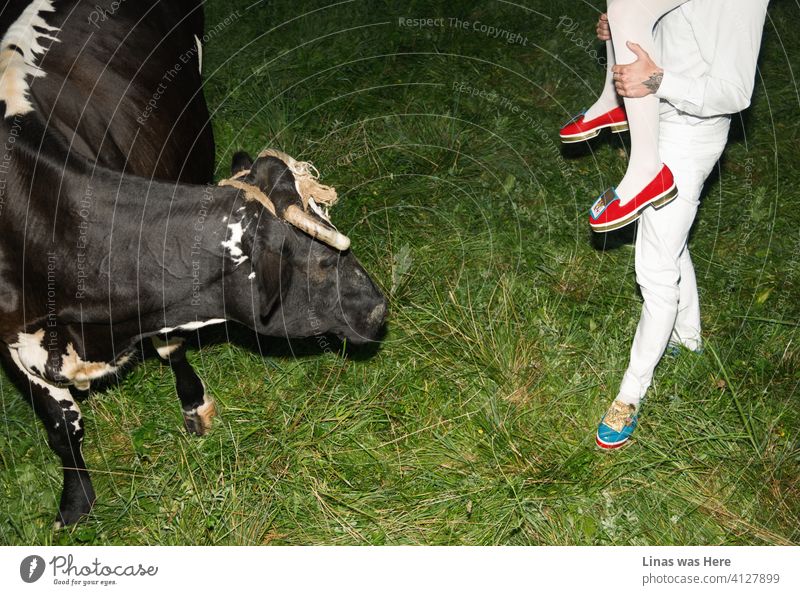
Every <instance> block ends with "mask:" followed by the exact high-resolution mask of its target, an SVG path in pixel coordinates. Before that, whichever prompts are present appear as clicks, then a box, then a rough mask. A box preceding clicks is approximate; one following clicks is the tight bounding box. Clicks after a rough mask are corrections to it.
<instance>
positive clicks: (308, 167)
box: [218, 149, 350, 250]
mask: <svg viewBox="0 0 800 595" xmlns="http://www.w3.org/2000/svg"><path fill="white" fill-rule="evenodd" d="M258 156H259V157H275V158H277V159H280V160H281V161H283V162H284V163H285V164H286V165H287V167H288V168H289V171H291V172H292V175H293V176H294V180H295V188H296V189H297V193H298V194H299V195H300V199H301V200H302V201H303V211H305V212H303V211H300V209H298V208H297V207H295V206H290V207H288V208H287V209H286V212H285V213H284V215H283V218H284V219H285V220H286V221H288V222H289V223H291V224H292V225H294V226H295V227H298V228H300V229H302V230H303V231H305V232H306V233H309V234H310V235H311V236H313V237H315V238H317V239H319V240H321V241H323V242H325V243H326V244H328V245H329V246H332V247H333V248H336V249H338V250H347V248H349V247H350V240H349V238H347V236H345V235H344V234H341V233H339V232H338V231H336V230H335V229H329V228H327V227H325V226H323V225H321V224H320V223H319V222H317V221H314V220H313V219H312V218H311V217H310V216H309V215H308V214H307V212H308V210H309V208H310V209H311V210H312V211H314V212H315V213H316V214H317V215H319V216H321V217H322V218H323V219H325V220H326V221H328V222H329V223H330V217H329V215H328V209H329V208H330V207H332V206H333V205H335V204H336V202H337V201H338V200H339V197H338V196H337V194H336V189H335V188H333V187H332V186H326V185H325V184H320V183H319V181H318V180H317V178H318V177H319V171H318V170H317V168H316V167H314V164H312V163H310V162H308V161H297V160H296V159H295V158H294V157H292V156H290V155H287V154H286V153H284V152H283V151H279V150H277V149H266V150H264V151H262V152H261V153H259V154H258ZM248 173H250V170H244V171H241V172H239V173H237V174H236V175H235V176H233V177H231V178H226V179H224V180H220V181H219V183H218V184H219V185H220V186H232V187H233V188H237V189H239V190H241V191H242V192H244V195H245V198H247V199H248V200H255V201H257V202H260V203H261V204H262V205H264V207H265V208H266V209H267V210H268V211H269V212H270V213H272V214H273V215H277V212H276V209H275V205H274V204H273V202H272V200H270V198H269V196H267V195H266V193H264V192H263V191H262V190H261V189H260V188H257V187H256V186H253V185H252V184H248V183H246V182H244V181H242V180H241V179H240V178H242V177H243V176H246V175H247V174H248Z"/></svg>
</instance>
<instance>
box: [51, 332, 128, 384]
mask: <svg viewBox="0 0 800 595" xmlns="http://www.w3.org/2000/svg"><path fill="white" fill-rule="evenodd" d="M130 358H131V356H130V355H129V354H126V355H123V356H122V357H120V358H119V359H117V361H115V362H114V363H113V364H109V363H108V362H89V361H84V360H82V359H81V358H80V356H79V355H78V352H77V351H75V347H74V346H73V345H72V343H67V352H66V353H65V354H63V355H62V356H61V371H60V372H61V375H62V376H64V377H65V378H67V380H69V382H70V383H72V384H74V385H75V386H76V387H77V388H79V389H80V390H89V386H90V384H91V381H92V380H96V379H98V378H102V377H103V376H108V375H109V374H115V373H116V372H117V371H118V370H119V369H120V367H122V366H124V365H125V364H126V363H128V361H130Z"/></svg>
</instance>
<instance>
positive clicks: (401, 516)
mask: <svg viewBox="0 0 800 595" xmlns="http://www.w3.org/2000/svg"><path fill="white" fill-rule="evenodd" d="M249 4H250V0H246V1H241V0H229V1H228V2H209V3H208V8H207V28H208V29H209V30H211V29H212V28H214V27H215V26H216V25H217V24H218V23H220V22H222V21H224V20H225V18H226V17H228V15H229V14H230V11H231V10H233V9H238V10H239V11H240V14H241V18H239V19H237V20H236V21H235V22H234V23H233V24H231V25H230V26H228V27H227V28H223V29H222V30H221V31H220V32H219V33H218V34H217V35H215V36H214V37H213V39H211V40H210V42H209V44H208V46H207V49H206V53H205V72H206V80H207V83H206V94H207V98H208V101H209V104H210V106H211V108H212V110H214V116H213V118H214V128H215V132H216V140H217V146H218V167H217V175H218V177H222V176H223V175H225V174H226V170H227V164H228V163H229V160H230V157H231V155H232V154H233V152H234V151H236V150H239V149H242V148H245V149H248V150H250V151H251V152H257V151H258V150H260V149H261V148H263V147H266V146H273V147H279V148H281V149H283V150H285V151H287V152H288V153H290V154H292V155H294V156H296V157H301V158H303V159H310V160H312V161H313V162H314V163H316V164H317V166H318V167H319V169H320V170H321V171H322V173H323V181H324V182H326V183H329V184H333V185H335V186H336V187H337V189H338V190H339V192H340V195H341V196H342V197H343V200H342V202H341V204H340V205H339V206H337V207H336V209H335V213H334V217H335V220H336V222H337V224H339V226H340V228H343V229H344V230H345V231H346V232H347V233H348V234H349V235H350V236H351V237H352V239H353V245H354V250H355V252H356V253H357V255H358V256H359V258H360V259H361V260H362V262H363V263H364V265H365V267H366V268H367V269H368V270H369V271H370V272H371V274H372V275H373V276H374V277H375V279H376V280H377V281H378V282H379V283H380V284H381V286H382V287H383V288H384V289H385V291H386V292H387V294H388V295H389V297H390V302H391V317H390V322H389V329H388V335H387V337H386V340H385V342H384V344H383V346H382V348H381V349H380V351H378V352H377V353H376V354H375V355H374V356H372V357H366V358H364V357H344V356H342V354H338V353H321V352H319V350H316V351H315V350H314V349H313V348H311V349H308V348H307V346H301V347H302V348H303V350H302V352H299V353H295V354H294V355H293V354H292V352H291V350H289V349H287V348H286V346H282V345H281V344H280V343H277V344H274V343H268V348H267V353H266V354H265V355H263V356H262V355H261V354H259V351H258V349H257V348H256V347H255V343H254V342H253V341H252V340H251V339H250V338H249V337H247V334H246V333H242V336H243V337H244V338H243V339H242V340H240V341H237V342H234V343H226V342H222V341H219V340H216V339H218V338H220V337H221V336H222V335H221V332H211V333H208V334H206V335H203V337H204V340H203V346H202V347H199V348H196V349H194V350H193V351H192V352H191V354H190V355H191V358H192V360H193V362H194V364H195V367H196V369H197V370H198V372H199V373H200V374H201V376H202V377H203V378H204V380H205V382H206V385H207V386H208V387H209V388H210V390H211V391H212V392H213V394H214V397H215V398H216V400H217V403H218V406H219V409H220V415H219V416H218V418H217V420H216V422H215V426H214V429H213V431H212V432H211V434H210V435H209V436H207V437H205V438H202V439H197V438H192V437H189V436H187V435H186V434H185V433H184V432H183V429H182V425H181V417H180V411H179V405H178V400H177V398H176V396H175V395H174V389H173V384H172V377H171V374H170V372H169V370H168V369H167V368H165V367H164V366H161V365H159V363H158V362H157V361H155V360H148V361H146V362H145V363H143V364H141V365H139V366H138V367H136V368H134V369H133V371H132V372H131V373H130V374H129V375H127V376H125V377H124V378H122V379H120V381H119V383H118V384H115V385H114V386H112V387H111V388H110V389H108V390H105V391H96V392H94V393H93V395H92V398H91V399H90V400H89V401H88V402H87V403H85V404H84V405H83V412H84V415H85V418H86V425H87V437H86V443H85V445H84V453H85V455H86V459H87V462H88V465H89V466H90V468H91V469H92V475H93V478H94V482H95V488H96V490H97V493H98V497H99V498H98V502H97V505H96V507H95V509H94V512H93V514H92V516H91V518H90V519H88V520H86V521H85V522H83V523H82V524H80V525H78V526H77V527H75V528H70V529H67V530H64V531H61V532H58V533H53V532H52V530H51V522H52V518H53V515H54V513H55V510H56V506H57V499H58V495H59V492H60V488H61V478H60V471H59V469H58V467H57V462H56V459H55V457H54V456H53V455H52V454H51V453H50V450H49V449H48V447H47V444H46V438H45V435H44V431H43V430H42V428H41V427H40V426H39V424H38V422H36V421H35V418H34V415H33V413H32V412H31V410H30V408H29V407H28V406H27V405H25V404H24V402H23V401H22V399H21V398H20V396H19V395H18V393H17V392H16V391H15V389H14V388H13V387H12V386H11V385H10V384H9V382H8V381H7V380H5V378H3V379H2V386H1V388H2V392H1V398H2V401H1V402H0V405H2V409H3V411H2V415H3V418H4V420H5V423H4V424H3V428H2V432H0V543H3V544H50V543H55V544H131V545H139V544H268V543H271V544H449V545H456V544H472V545H476V544H515V545H521V544H534V545H544V544H549V545H574V544H598V545H609V544H620V545H622V544H625V545H639V544H662V545H671V544H731V545H739V544H789V543H793V544H798V543H800V529H799V527H800V479H799V478H800V442H799V437H800V411H799V409H800V408H799V407H798V397H800V326H799V325H800V305H799V304H800V300H798V298H800V233H799V232H798V229H800V192H798V190H797V188H798V187H799V186H800V165H799V164H798V159H797V155H798V152H799V151H800V142H799V140H800V133H799V131H798V124H797V121H798V94H797V90H796V86H795V82H796V81H795V79H794V76H795V74H794V73H796V72H797V71H798V70H799V69H798V68H797V67H798V64H800V38H798V36H797V35H796V34H795V31H794V29H793V28H792V23H793V22H794V21H796V20H797V18H798V17H800V14H798V8H797V6H796V5H795V6H792V5H791V3H788V2H783V3H781V2H773V3H772V5H771V7H770V16H771V18H770V19H768V23H767V26H766V32H765V37H764V44H763V50H762V60H761V73H760V74H761V76H760V77H759V83H758V85H757V90H756V94H755V97H754V101H753V107H752V109H751V110H750V111H749V113H748V114H747V116H746V117H745V119H744V123H741V122H737V123H736V124H735V127H734V128H735V133H734V135H733V137H732V140H731V143H730V144H729V147H728V150H727V152H726V155H725V158H724V160H723V162H722V167H721V170H720V172H719V175H718V176H716V177H715V178H714V179H713V181H711V182H710V183H709V184H708V186H707V193H706V196H705V198H704V204H703V206H702V208H701V212H700V214H699V217H698V222H697V225H696V228H695V230H694V233H693V236H692V244H691V247H692V254H693V258H694V261H695V264H696V268H697V274H698V283H699V285H700V287H701V300H702V303H703V322H704V337H705V340H706V344H707V349H706V352H705V354H703V355H700V356H695V355H690V354H683V355H682V356H681V357H680V358H678V359H674V360H664V361H663V362H662V363H661V364H660V365H659V367H658V369H657V371H656V377H655V381H654V384H653V387H652V389H651V391H650V393H649V396H648V400H647V402H646V404H645V409H644V412H643V417H642V420H641V424H640V429H638V430H637V434H636V440H635V441H634V443H633V444H631V445H630V446H629V447H627V448H625V449H623V450H622V451H621V452H616V453H610V454H609V453H603V452H599V451H598V450H597V449H596V448H595V446H594V431H595V428H596V424H597V421H598V420H599V417H600V416H601V415H602V413H603V411H604V410H605V408H606V406H607V405H608V403H609V401H610V400H611V399H612V398H613V396H614V395H615V391H616V389H617V387H618V383H619V381H620V379H621V375H622V372H623V371H624V369H625V366H626V364H627V354H628V350H629V348H630V341H631V339H632V336H633V331H634V329H635V326H636V322H637V320H638V314H639V309H640V304H641V300H640V297H639V296H638V293H637V289H636V285H635V281H634V276H633V250H632V249H631V247H630V245H624V243H620V242H617V243H618V244H621V245H619V246H617V247H615V248H613V249H608V250H605V251H602V250H598V249H597V248H598V247H597V246H596V245H594V244H593V241H592V238H591V237H590V233H589V231H588V226H587V224H586V220H585V213H586V209H587V208H588V205H589V203H590V201H591V199H592V197H593V196H595V195H596V194H597V193H598V192H599V191H601V190H602V189H603V188H605V187H606V186H607V185H608V184H609V183H611V182H612V181H613V179H614V178H619V177H620V176H621V174H622V173H623V172H624V167H625V155H624V149H625V146H624V144H622V141H623V140H626V139H622V140H620V139H617V138H612V139H610V140H609V139H608V138H607V137H603V139H602V140H600V141H598V142H594V143H592V144H591V145H590V149H589V150H585V151H584V152H582V153H581V152H580V151H578V150H572V151H569V152H562V149H561V147H560V146H558V145H557V144H556V143H555V142H554V139H556V130H557V128H558V126H559V125H560V124H561V123H563V122H564V121H565V120H566V119H567V118H568V117H569V116H571V115H572V114H573V113H575V112H576V111H578V109H580V108H581V107H582V106H584V105H585V104H586V103H587V97H590V96H591V94H592V92H594V91H596V90H597V89H598V88H599V85H600V83H601V79H602V71H601V69H600V68H599V67H598V65H597V64H596V63H595V62H594V61H593V60H592V59H591V58H590V57H588V56H587V54H586V53H585V52H584V51H583V50H582V49H580V48H579V47H577V46H576V45H575V44H573V43H572V42H571V41H570V40H569V39H568V38H567V37H566V36H565V34H564V33H563V31H561V30H559V29H558V28H557V26H556V25H557V22H558V19H559V17H560V16H561V15H562V14H566V15H568V16H569V17H570V18H573V19H575V20H576V21H580V22H581V23H582V27H583V28H582V31H583V34H584V36H585V38H586V39H589V37H590V35H591V32H592V30H593V19H594V18H595V14H594V13H592V12H591V11H590V10H589V9H588V8H586V6H585V5H584V4H582V3H575V2H569V1H567V0H559V1H557V0H551V1H547V2H544V1H542V2H535V3H531V2H529V3H528V4H529V5H530V6H531V7H535V8H536V10H538V11H539V12H540V13H542V15H544V16H542V15H537V14H535V13H533V12H530V11H529V10H526V9H524V8H523V7H521V6H517V5H516V4H513V3H507V2H485V3H466V2H459V3H453V2H432V1H426V2H413V1H412V2H410V3H408V6H407V7H406V8H396V7H395V6H396V3H389V2H365V1H353V2H346V3H341V4H335V5H331V6H330V7H327V8H324V9H319V10H318V11H317V12H312V11H313V10H316V9H317V8H319V5H316V4H313V3H303V2H301V3H297V2H287V1H283V0H282V1H279V2H271V3H269V6H270V8H263V7H254V8H252V9H251V10H249V11H248V10H246V8H247V6H248V5H249ZM286 15H289V16H288V17H287V16H286ZM399 16H409V17H412V16H413V17H428V16H430V17H437V16H444V17H446V18H448V17H451V16H453V17H456V16H457V17H459V18H461V19H467V20H469V21H481V22H482V23H486V24H487V25H493V26H496V27H499V28H503V29H507V30H509V31H511V32H519V33H520V34H522V35H523V36H525V37H527V40H528V42H527V44H526V45H521V44H516V45H512V44H508V43H505V42H504V41H503V39H502V38H498V39H492V38H491V37H489V36H486V35H483V34H481V33H479V32H475V31H472V30H471V29H467V30H462V29H457V28H454V27H450V26H449V25H448V24H447V23H446V24H445V26H443V27H432V28H424V29H409V28H402V27H399V26H398V17H399ZM462 83H463V84H464V85H467V86H468V87H469V88H470V89H477V90H479V91H480V90H484V91H487V92H492V91H493V92H495V93H496V94H497V96H496V97H493V98H489V99H486V98H480V97H472V96H469V94H468V93H465V92H463V91H461V92H459V91H457V90H455V89H454V84H462Z"/></svg>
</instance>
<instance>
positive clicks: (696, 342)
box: [669, 246, 703, 351]
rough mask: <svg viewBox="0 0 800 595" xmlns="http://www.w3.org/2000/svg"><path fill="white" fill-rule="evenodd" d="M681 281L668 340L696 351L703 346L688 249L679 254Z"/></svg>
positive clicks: (694, 281)
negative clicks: (676, 312) (676, 307)
mask: <svg viewBox="0 0 800 595" xmlns="http://www.w3.org/2000/svg"><path fill="white" fill-rule="evenodd" d="M679 264H680V271H681V280H680V283H679V284H678V288H679V290H680V293H679V298H678V315H677V317H676V319H675V327H674V328H673V329H672V335H671V336H670V338H669V340H670V341H672V342H673V343H676V344H678V345H683V346H684V347H686V348H687V349H690V350H692V351H697V350H698V349H700V347H701V346H702V345H703V340H702V338H701V336H700V299H699V296H698V295H697V280H696V279H695V276H694V265H693V264H692V257H691V256H690V255H689V248H688V246H687V248H686V249H685V250H684V251H683V252H682V253H681V259H680V263H679Z"/></svg>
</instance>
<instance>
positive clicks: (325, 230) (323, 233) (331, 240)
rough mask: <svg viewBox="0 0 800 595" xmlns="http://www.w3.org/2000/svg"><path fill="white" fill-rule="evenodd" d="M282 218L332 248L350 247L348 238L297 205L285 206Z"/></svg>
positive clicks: (343, 249) (344, 248)
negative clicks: (316, 219)
mask: <svg viewBox="0 0 800 595" xmlns="http://www.w3.org/2000/svg"><path fill="white" fill-rule="evenodd" d="M283 218H284V219H285V220H286V221H288V222H289V223H291V224H292V225H294V226H295V227H296V228H298V229H300V230H302V231H304V232H306V233H307V234H308V235H310V236H311V237H312V238H317V239H318V240H320V241H321V242H325V243H326V244H328V246H330V247H332V248H336V249H337V250H341V251H345V250H347V249H348V248H349V247H350V238H348V237H347V236H346V235H344V234H343V233H339V232H338V231H336V230H335V229H331V228H330V227H326V226H324V225H322V223H320V222H319V221H315V220H314V218H313V217H311V216H310V215H308V214H306V213H304V212H303V211H302V210H300V208H299V207H298V206H297V205H289V206H288V207H286V210H285V211H284V212H283Z"/></svg>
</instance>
